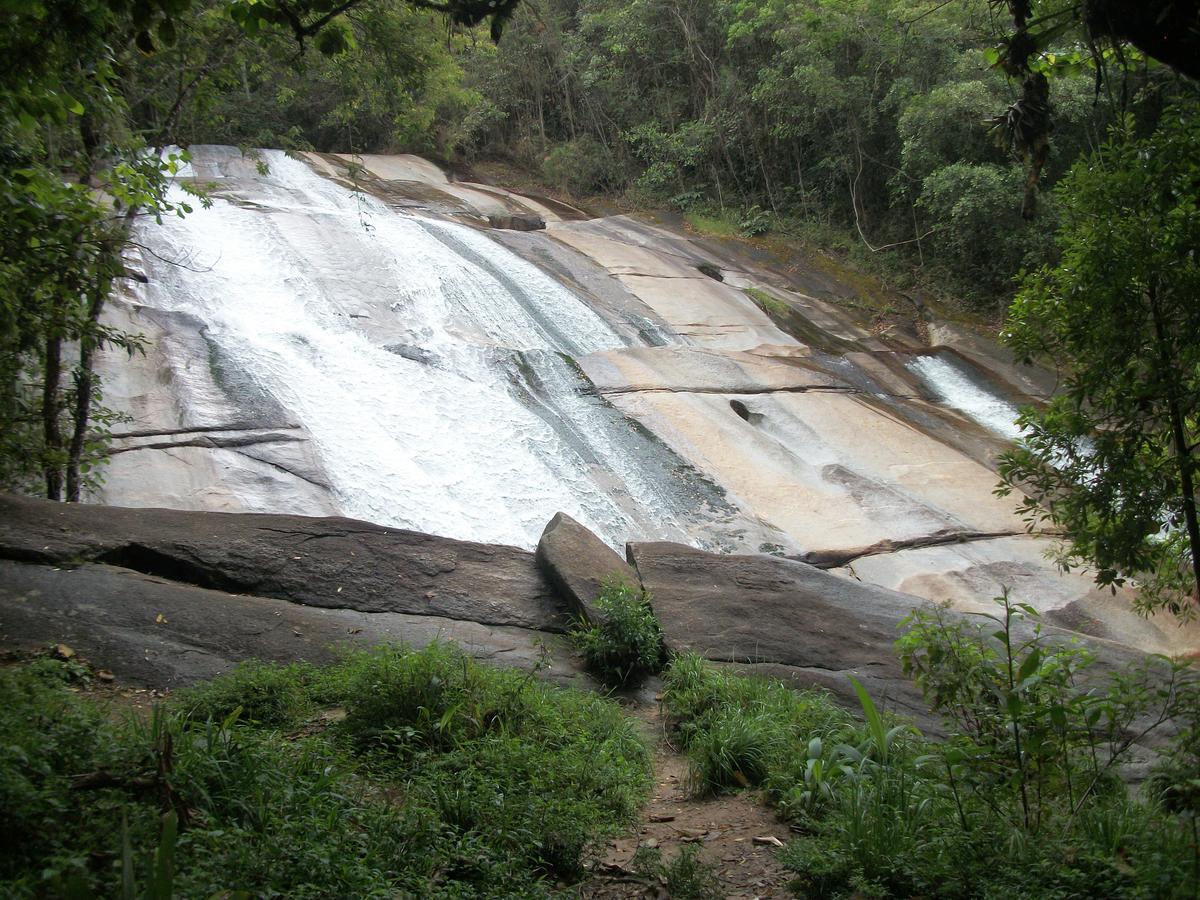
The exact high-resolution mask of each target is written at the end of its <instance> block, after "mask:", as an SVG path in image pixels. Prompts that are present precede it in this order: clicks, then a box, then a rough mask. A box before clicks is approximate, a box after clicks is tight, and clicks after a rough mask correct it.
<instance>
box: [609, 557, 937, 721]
mask: <svg viewBox="0 0 1200 900" xmlns="http://www.w3.org/2000/svg"><path fill="white" fill-rule="evenodd" d="M628 555H629V561H630V562H631V563H633V565H634V566H635V567H636V569H637V572H638V575H639V577H640V578H641V581H642V584H643V586H644V587H645V588H646V590H647V591H648V593H649V594H650V603H651V605H652V606H653V608H654V612H655V613H656V614H657V615H658V618H659V621H660V622H661V624H662V629H663V634H664V635H665V637H666V641H667V646H668V648H669V649H671V650H675V651H679V650H693V651H695V652H697V653H700V654H701V655H702V656H704V657H705V658H706V659H710V660H714V661H719V662H729V663H738V664H741V666H742V667H746V668H749V669H751V670H753V671H759V672H762V673H763V674H770V675H775V676H779V677H782V678H784V679H785V680H787V681H789V682H792V683H794V684H796V686H798V687H820V688H826V689H828V690H830V691H832V692H833V693H834V694H836V695H838V696H839V697H840V698H841V699H842V700H843V701H845V702H846V703H847V704H848V705H857V701H856V700H855V698H854V692H853V688H852V687H851V685H850V682H849V680H848V679H847V678H846V676H847V675H854V676H855V677H856V678H858V679H859V680H860V681H862V683H863V684H864V685H865V686H866V687H867V689H868V690H869V691H870V692H871V696H872V697H873V698H874V699H875V701H876V702H877V703H881V702H882V703H883V704H885V705H886V706H888V707H889V708H892V709H894V710H896V711H898V712H901V713H903V714H905V715H909V716H911V717H913V718H914V719H915V720H916V721H917V722H918V724H919V725H920V726H921V727H922V728H923V729H927V730H933V731H936V730H937V720H936V717H933V716H931V715H930V714H929V712H928V710H927V708H926V706H925V704H924V702H923V701H922V699H921V694H920V691H918V690H917V688H916V687H915V686H914V685H913V684H912V683H911V682H910V681H909V680H908V679H907V678H905V676H904V673H903V671H902V670H901V667H900V660H899V659H898V658H897V656H896V652H895V649H894V647H893V644H894V643H895V640H896V638H897V637H899V632H898V631H897V626H898V625H899V623H900V620H901V619H903V618H904V617H905V616H906V615H908V613H909V611H910V610H911V609H912V608H913V607H914V606H916V605H918V604H919V603H920V602H921V601H920V600H918V599H917V598H915V597H911V596H909V595H907V594H900V593H897V592H895V591H889V590H885V589H884V588H878V587H874V586H872V585H866V584H861V583H859V582H854V581H849V580H847V579H843V578H839V577H837V576H835V575H831V574H829V573H828V572H824V571H822V570H820V569H817V568H814V567H812V566H809V565H806V564H804V563H800V562H795V561H793V560H788V559H780V558H778V557H774V556H758V555H754V556H750V555H746V556H737V555H717V554H712V553H705V552H704V551H701V550H694V549H692V548H691V547H685V546H683V545H681V544H671V543H634V544H630V545H629V547H628Z"/></svg>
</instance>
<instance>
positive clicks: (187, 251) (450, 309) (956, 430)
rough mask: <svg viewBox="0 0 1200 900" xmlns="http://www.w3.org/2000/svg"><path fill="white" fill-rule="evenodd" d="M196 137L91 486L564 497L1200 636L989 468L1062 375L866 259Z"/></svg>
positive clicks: (418, 173)
mask: <svg viewBox="0 0 1200 900" xmlns="http://www.w3.org/2000/svg"><path fill="white" fill-rule="evenodd" d="M193 155H194V159H195V162H194V163H193V165H194V168H195V177H197V178H199V179H201V180H211V181H214V182H215V183H217V184H218V185H219V187H218V189H217V190H216V197H217V202H216V204H215V206H214V208H213V209H211V210H201V211H197V213H196V214H195V215H194V216H189V217H187V219H185V220H181V221H175V220H172V222H171V223H168V225H166V226H163V227H162V228H159V229H156V230H155V231H154V232H153V233H152V234H148V235H147V236H146V237H147V239H148V240H150V241H151V242H152V243H153V242H161V243H162V244H163V246H158V244H157V243H154V246H155V252H156V253H157V254H158V255H160V256H165V257H166V258H173V257H188V258H191V257H193V256H195V257H196V258H197V261H198V262H199V263H200V265H199V266H197V267H196V270H195V271H192V270H187V271H183V270H181V269H180V268H179V267H176V266H166V265H161V264H159V262H156V260H155V258H154V256H153V255H148V258H147V259H146V260H144V266H143V268H144V269H145V274H146V278H147V283H145V284H138V285H132V286H129V287H128V291H127V294H126V295H125V296H123V297H121V298H117V299H116V300H115V301H114V303H113V304H111V305H110V310H111V313H112V315H113V316H114V321H113V323H112V324H115V325H118V326H120V327H125V328H128V329H129V330H132V331H143V332H144V333H146V334H147V336H148V337H149V340H150V351H149V353H148V355H147V357H146V358H145V360H140V361H134V363H133V364H132V365H131V364H129V363H128V362H127V361H126V360H124V359H118V358H117V357H115V356H114V357H112V358H111V359H110V360H109V365H108V366H107V367H104V372H103V373H102V374H103V375H104V377H105V384H106V391H107V395H106V396H107V397H108V398H109V404H110V405H111V406H113V407H114V408H116V409H119V410H123V411H127V412H129V413H130V415H131V416H132V417H133V419H134V423H133V424H132V425H131V426H130V427H128V428H126V429H125V430H123V431H121V432H120V433H119V435H118V439H117V441H116V442H115V445H114V449H115V451H116V452H115V453H114V455H113V458H112V462H111V464H110V466H109V469H108V481H107V485H106V486H105V488H104V489H103V490H102V491H101V492H100V493H99V494H98V495H97V497H95V498H93V499H96V500H99V501H101V502H109V503H115V504H119V505H131V506H147V507H152V506H170V507H173V508H181V509H210V510H222V511H228V512H237V511H249V512H281V513H300V514H305V515H315V516H327V515H347V516H351V517H353V518H356V519H362V520H367V521H373V522H377V523H381V524H387V525H392V526H395V527H396V531H397V533H399V530H400V529H405V530H407V531H408V532H434V533H438V534H445V535H449V536H453V537H457V538H461V539H464V540H473V541H478V542H481V543H490V544H512V545H518V546H521V547H524V548H526V549H529V550H532V549H533V548H534V547H535V546H537V545H538V541H539V536H540V535H541V534H542V529H543V526H544V524H545V522H546V521H547V519H549V518H550V517H551V516H552V515H554V513H555V512H559V511H562V512H565V513H566V514H567V515H568V516H570V517H571V518H572V519H574V520H575V521H576V522H578V523H580V524H581V525H582V526H585V528H586V529H587V530H590V531H592V532H594V533H596V534H598V535H599V536H600V538H601V540H602V541H603V543H605V544H607V545H608V546H609V547H613V548H620V547H623V546H624V544H625V542H627V541H637V542H651V541H673V542H679V543H683V544H689V545H691V546H694V547H699V548H704V549H709V550H720V551H724V552H734V553H738V554H748V553H755V552H763V553H770V554H775V555H781V556H788V557H791V558H793V559H797V560H803V561H810V562H813V563H816V564H818V565H820V566H821V567H824V568H828V569H830V570H837V571H838V573H839V575H846V576H849V577H852V578H857V579H860V580H862V581H864V582H867V583H870V584H874V585H876V586H879V587H883V588H888V589H890V590H894V591H900V592H905V593H908V594H911V595H913V596H914V597H917V598H924V599H930V600H935V601H942V600H950V601H952V602H953V604H954V605H955V606H956V607H958V608H961V609H966V610H971V609H978V608H980V607H981V606H985V605H986V604H987V602H988V600H989V598H991V597H993V596H995V595H996V594H997V593H999V592H1000V590H1001V589H1004V588H1008V589H1010V590H1011V591H1013V596H1014V598H1015V599H1017V600H1019V601H1021V602H1026V603H1030V604H1032V605H1034V606H1035V607H1037V608H1038V609H1040V610H1042V611H1043V612H1044V613H1046V614H1047V615H1057V616H1058V617H1059V618H1060V619H1061V620H1063V621H1069V622H1078V623H1080V625H1079V627H1080V628H1084V629H1087V630H1089V631H1090V632H1091V633H1094V634H1098V635H1115V636H1120V638H1121V639H1122V640H1126V641H1128V642H1129V643H1132V644H1136V645H1138V646H1140V647H1143V648H1145V649H1150V650H1159V651H1168V652H1172V651H1177V650H1187V649H1190V648H1192V647H1194V646H1196V645H1197V644H1198V643H1200V626H1196V627H1194V628H1192V629H1191V630H1190V631H1187V632H1183V631H1179V630H1178V629H1175V628H1174V626H1173V625H1172V624H1170V623H1166V624H1161V625H1160V624H1159V623H1155V622H1144V621H1140V620H1136V618H1135V617H1132V616H1131V615H1130V614H1129V613H1128V602H1129V599H1130V598H1129V596H1128V595H1119V596H1118V597H1117V598H1115V599H1113V598H1108V597H1104V596H1100V595H1098V593H1097V592H1096V591H1095V590H1094V588H1093V586H1092V585H1091V583H1090V581H1089V579H1088V577H1087V575H1086V574H1080V573H1071V574H1069V575H1066V576H1062V575H1060V574H1059V573H1057V572H1056V571H1055V568H1054V566H1053V564H1052V563H1051V562H1048V561H1046V560H1044V559H1043V558H1042V557H1043V555H1044V554H1045V552H1046V551H1047V550H1048V549H1049V548H1050V547H1051V539H1050V538H1045V537H1029V536H1026V535H1025V533H1024V530H1025V525H1024V522H1023V521H1022V520H1021V518H1020V516H1019V515H1018V514H1017V508H1018V502H1019V501H1018V499H1017V498H997V497H995V496H994V495H993V488H994V487H995V485H996V481H997V475H996V459H997V456H998V454H999V453H1000V452H1002V451H1003V450H1004V449H1005V448H1006V447H1007V446H1009V441H1010V439H1011V438H1012V437H1013V436H1014V431H1013V428H1012V425H1011V421H1012V418H1013V415H1014V412H1015V410H1016V408H1017V407H1018V406H1019V405H1021V404H1022V403H1026V402H1039V401H1040V400H1042V399H1044V398H1045V396H1046V395H1047V392H1048V391H1049V390H1050V389H1052V386H1053V379H1048V378H1047V377H1046V376H1047V374H1048V373H1039V372H1034V371H1031V370H1026V369H1023V368H1018V367H1015V366H1014V365H1013V361H1012V359H1011V356H1010V355H1008V354H1006V353H1005V352H1004V351H1003V350H1001V349H1000V348H998V347H996V346H995V344H994V342H992V341H989V340H987V339H986V337H981V336H979V335H975V334H972V333H971V332H969V331H967V330H965V329H963V328H959V327H952V326H949V325H946V324H945V323H939V322H936V321H933V319H932V318H931V316H930V314H929V311H928V309H925V308H923V307H922V305H921V304H920V303H919V302H916V301H910V300H909V299H908V298H901V297H890V298H887V299H888V302H889V303H892V301H894V304H892V305H894V306H895V307H896V308H901V307H903V308H904V309H909V308H910V307H911V309H912V311H913V317H912V319H911V320H903V321H901V319H903V318H904V317H903V316H900V315H897V314H891V313H889V315H890V316H891V318H890V319H888V316H883V317H882V318H880V316H875V315H873V314H872V313H871V312H870V310H871V309H872V308H875V309H878V308H879V307H880V303H879V302H878V301H879V300H880V298H879V297H878V296H875V294H877V293H878V289H877V288H872V287H870V286H869V285H868V286H864V284H863V280H862V279H861V278H856V277H855V276H853V275H852V274H848V273H845V272H839V271H837V270H836V269H831V267H830V266H829V265H824V267H822V265H821V264H820V261H819V260H815V259H814V260H806V259H805V258H804V257H803V256H802V255H800V256H796V257H794V258H789V259H788V260H786V261H784V260H778V259H774V260H773V259H771V258H770V257H769V255H768V254H767V253H766V252H765V251H761V250H756V249H755V248H754V247H751V246H748V245H746V244H744V243H740V242H738V243H732V242H725V243H722V242H720V241H716V240H712V239H706V238H702V237H698V236H696V235H694V234H690V233H684V230H683V229H682V228H676V229H674V230H673V229H672V228H670V227H662V226H659V225H655V224H651V223H649V222H646V221H642V220H639V219H636V218H633V217H631V216H605V217H599V218H588V217H587V216H586V215H584V214H583V213H582V212H580V211H579V210H575V209H572V208H570V207H564V206H562V205H559V204H555V203H552V202H548V201H545V200H543V199H539V198H535V197H529V196H523V195H519V194H516V193H514V192H513V191H509V190H505V189H502V188H497V187H493V186H488V185H482V184H475V183H470V182H464V181H460V180H457V179H455V178H453V177H450V176H449V175H447V173H446V172H444V171H442V170H441V169H440V168H438V167H437V166H436V165H434V164H432V163H430V162H428V161H426V160H422V159H420V158H418V157H414V156H366V157H362V158H361V160H358V159H355V160H353V161H352V160H350V159H349V158H348V157H343V156H338V155H335V154H309V155H307V156H306V157H305V158H304V160H303V161H300V160H297V159H294V158H290V157H285V156H284V155H283V154H278V153H274V152H272V151H266V155H265V157H264V158H267V159H268V160H269V162H270V168H271V171H270V172H269V173H268V174H267V175H262V174H261V173H259V172H258V170H257V168H256V167H255V166H254V165H253V164H251V163H250V162H248V161H247V160H246V159H245V158H243V156H242V155H241V154H240V153H239V152H238V151H237V150H235V149H233V148H220V147H197V148H193ZM352 162H353V164H354V166H355V171H354V173H353V175H352V176H351V174H350V171H349V166H350V165H351V163H352ZM360 163H361V167H360ZM350 188H354V189H355V190H357V191H358V193H351V192H350V190H349V189H350ZM525 229H534V230H525ZM206 266H209V267H210V268H205V267H206ZM872 291H874V292H875V293H874V294H872V293H871V292H872ZM864 301H870V302H864ZM872 303H874V307H872ZM864 309H865V310H866V312H864V311H863V310H864ZM323 540H330V538H323ZM584 593H586V591H585V592H584ZM1081 605H1084V606H1087V607H1088V608H1091V609H1093V610H1097V611H1098V612H1097V613H1096V615H1095V616H1083V615H1080V614H1079V609H1080V608H1081ZM447 613H448V614H450V615H456V616H457V615H466V613H465V611H464V610H462V609H457V610H448V611H447ZM484 615H491V614H490V613H486V612H485V613H484Z"/></svg>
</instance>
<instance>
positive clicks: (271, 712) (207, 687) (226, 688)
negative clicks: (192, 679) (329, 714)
mask: <svg viewBox="0 0 1200 900" xmlns="http://www.w3.org/2000/svg"><path fill="white" fill-rule="evenodd" d="M315 675H316V669H314V668H313V667H312V666H310V665H308V664H307V663H292V664H291V665H287V666H281V665H272V664H270V663H261V662H247V663H240V664H239V665H237V666H235V667H234V668H233V669H232V670H231V671H229V672H228V673H226V674H225V675H222V676H221V677H220V678H218V679H215V680H213V681H208V682H205V683H203V684H200V685H197V686H195V687H192V688H187V689H186V690H182V691H177V692H176V694H175V697H174V704H173V705H174V706H175V708H176V709H177V710H179V712H180V713H182V714H183V715H185V716H189V717H192V718H195V719H199V720H201V721H203V720H205V719H213V720H214V721H217V722H222V721H224V720H225V719H227V718H228V717H229V716H231V715H232V714H233V713H234V711H235V710H240V713H239V718H240V719H241V720H242V721H244V722H254V723H257V724H259V725H278V726H286V725H296V724H298V723H299V722H301V721H302V720H303V719H304V718H305V717H306V716H307V715H309V714H310V713H311V712H312V706H313V705H312V702H311V700H310V698H309V692H308V686H309V684H310V683H311V682H312V680H313V678H314V677H315Z"/></svg>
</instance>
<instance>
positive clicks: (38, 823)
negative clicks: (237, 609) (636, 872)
mask: <svg viewBox="0 0 1200 900" xmlns="http://www.w3.org/2000/svg"><path fill="white" fill-rule="evenodd" d="M43 669H44V667H39V668H33V667H25V668H22V669H19V670H9V671H4V672H0V700H3V701H4V704H3V709H0V728H2V729H3V730H2V731H0V734H3V735H4V737H3V739H0V792H2V796H0V800H2V801H3V803H4V809H5V816H4V817H3V825H0V828H3V829H4V831H5V833H4V835H3V837H4V838H5V853H4V854H2V855H0V895H3V896H13V897H27V896H45V895H49V896H61V895H64V894H77V895H83V896H116V895H119V894H120V893H121V887H120V886H121V884H122V882H123V880H124V879H125V878H126V877H129V878H131V879H132V880H133V881H135V882H136V883H137V884H138V885H142V886H147V885H152V884H154V883H155V878H154V875H153V873H154V872H155V871H156V866H157V862H156V859H155V850H156V848H160V847H164V846H167V841H166V837H167V833H166V832H165V831H164V825H163V813H164V812H165V811H171V812H172V814H173V815H175V816H176V817H177V821H178V822H179V833H178V837H177V839H176V840H175V841H174V842H173V843H171V846H173V847H174V853H173V862H174V873H173V877H172V881H173V885H172V890H173V891H174V895H177V896H186V897H210V896H213V895H217V894H220V895H225V894H226V892H228V891H239V890H240V891H247V892H249V894H250V895H251V896H263V897H273V896H288V897H301V898H304V897H343V896H344V897H367V896H422V897H450V896H453V897H471V896H480V897H483V896H495V894H496V891H497V886H503V888H502V889H503V891H504V892H505V894H506V895H508V896H545V895H547V894H549V893H550V889H549V887H548V884H547V879H549V878H560V879H562V878H565V879H572V878H575V877H578V876H579V875H580V874H581V873H582V870H583V863H584V861H585V860H586V858H587V856H588V854H589V853H590V852H592V849H593V848H595V847H596V846H597V845H598V843H599V842H600V841H602V840H604V839H605V838H607V837H609V836H611V835H614V834H615V833H617V832H618V831H620V830H621V829H623V828H625V827H627V825H628V823H630V822H631V821H632V818H633V816H634V814H635V813H636V810H637V809H638V807H639V806H640V804H641V802H642V801H643V799H644V797H645V794H646V791H647V790H648V787H649V783H650V778H649V773H650V768H649V754H648V751H647V750H646V747H645V745H644V743H643V742H642V740H641V739H640V738H639V736H638V735H637V733H636V730H635V729H634V727H633V725H632V723H631V722H630V720H629V719H628V718H627V717H626V716H624V715H623V714H622V713H621V711H620V709H619V707H617V706H616V704H614V703H612V702H610V701H606V700H604V699H602V698H599V697H596V696H594V695H589V694H583V693H579V692H574V691H569V690H564V689H560V688H555V687H552V686H549V685H545V684H542V683H541V682H539V681H536V680H534V679H533V678H532V677H531V676H530V675H529V674H528V673H523V672H514V671H509V670H501V669H485V668H483V667H480V666H478V665H476V664H475V663H474V662H473V661H472V660H470V659H469V658H467V657H466V656H465V655H464V654H462V653H461V652H460V651H458V650H457V649H455V648H453V647H451V646H448V645H442V644H435V645H432V646H431V647H428V648H426V649H425V650H422V651H419V652H413V651H408V650H403V649H400V648H394V647H393V648H380V649H378V650H375V651H371V652H362V653H355V654H352V655H350V656H348V657H347V658H346V659H345V660H344V661H343V662H342V663H339V664H338V665H335V666H331V667H327V668H324V669H316V668H312V667H308V666H271V665H267V664H252V665H247V666H242V667H239V668H238V669H237V670H235V671H234V672H232V673H230V674H229V675H227V676H225V677H223V678H219V679H216V680H214V681H213V682H211V683H209V684H206V685H201V686H199V687H197V688H196V689H194V690H190V691H187V692H180V695H179V696H178V697H177V698H176V699H174V700H173V701H172V703H171V704H170V705H169V706H168V707H165V708H162V707H160V708H158V709H157V710H156V712H155V713H154V715H152V716H151V717H150V718H149V719H145V718H138V717H133V716H130V717H126V718H124V719H118V718H113V717H108V716H104V715H102V714H101V713H100V712H99V711H98V710H97V709H96V708H95V707H94V706H93V705H92V703H91V702H90V701H89V700H86V699H84V698H83V697H81V696H80V695H78V694H74V693H71V692H70V691H69V690H68V689H67V686H66V685H65V684H64V682H63V679H62V678H61V677H59V676H58V674H57V673H53V672H49V673H48V672H46V671H44V670H43ZM329 705H336V706H338V707H340V708H344V709H345V711H346V716H345V718H344V719H342V720H340V721H339V720H338V717H336V716H325V715H321V714H318V713H319V711H320V710H321V709H322V707H325V706H329ZM249 711H254V712H253V713H252V714H251V713H250V712H249ZM221 713H226V715H225V716H224V717H223V718H222V717H221V715H220V714H221ZM307 714H312V715H310V717H309V720H308V721H307V722H301V719H302V718H303V716H305V715H307ZM297 722H300V724H303V727H302V728H298V729H297V730H294V731H293V732H292V733H291V734H289V735H286V736H285V735H284V734H281V733H280V730H279V725H281V724H288V725H290V724H294V723H297ZM409 729H411V731H412V734H411V735H410V734H409V733H408V730H409ZM126 836H127V837H126ZM126 840H127V841H128V845H129V848H130V850H129V854H128V862H125V861H124V859H123V858H124V857H125V850H124V846H123V845H124V843H125V841H126ZM157 883H158V884H160V885H161V884H162V881H161V879H159V880H158V882H157ZM160 893H161V892H160Z"/></svg>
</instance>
